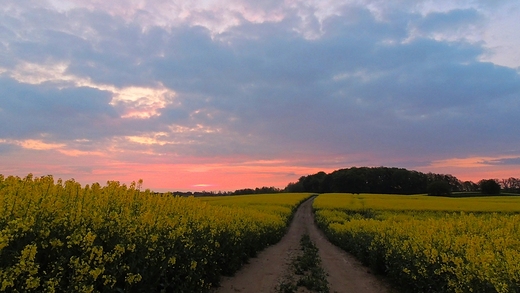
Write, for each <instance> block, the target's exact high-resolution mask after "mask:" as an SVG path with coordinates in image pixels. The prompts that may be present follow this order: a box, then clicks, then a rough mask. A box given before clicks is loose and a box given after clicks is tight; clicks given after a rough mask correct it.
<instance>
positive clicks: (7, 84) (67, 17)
mask: <svg viewBox="0 0 520 293" xmlns="http://www.w3.org/2000/svg"><path fill="white" fill-rule="evenodd" d="M519 17H520V2H518V1H517V0H509V1H508V0H497V1H488V0H482V1H478V0H471V1H470V0H467V1H465V0H460V1H452V0H440V1H422V0H395V1H382V0H320V1H318V0H281V1H271V0H266V1H252V0H227V1H222V0H205V1H191V0H154V1H152V0H125V1H123V0H111V1H104V0H69V1H64V0H24V1H20V0H3V1H2V5H1V6H0V122H1V127H0V173H1V174H4V175H18V176H25V175H27V174H28V173H29V172H31V173H33V174H34V175H36V176H42V175H47V174H52V175H53V176H54V177H55V178H63V179H69V178H74V179H75V180H76V181H79V182H80V183H83V184H86V183H92V182H100V183H102V184H103V183H105V182H106V181H107V180H118V181H121V182H123V183H129V182H131V181H133V180H139V179H143V180H144V187H146V188H150V189H153V190H157V191H163V190H235V189H238V188H246V187H260V186H276V187H285V186H286V185H287V183H289V182H294V181H297V180H298V178H299V177H300V176H303V175H308V174H312V173H315V172H318V171H325V172H330V171H333V170H336V169H339V168H347V167H352V166H387V167H402V168H407V169H412V170H418V171H422V172H435V173H445V174H452V175H454V176H456V177H458V178H459V179H462V180H473V181H478V180H480V179H484V178H486V179H487V178H508V177H520V131H519V130H518V129H519V125H520V27H519V24H518V18H519Z"/></svg>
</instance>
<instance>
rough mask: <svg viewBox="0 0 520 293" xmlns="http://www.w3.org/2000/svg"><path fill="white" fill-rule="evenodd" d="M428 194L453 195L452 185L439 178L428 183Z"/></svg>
mask: <svg viewBox="0 0 520 293" xmlns="http://www.w3.org/2000/svg"><path fill="white" fill-rule="evenodd" d="M427 189H428V195H433V196H445V195H451V185H450V184H449V183H448V182H446V181H444V180H438V181H434V182H432V183H430V184H428V188H427Z"/></svg>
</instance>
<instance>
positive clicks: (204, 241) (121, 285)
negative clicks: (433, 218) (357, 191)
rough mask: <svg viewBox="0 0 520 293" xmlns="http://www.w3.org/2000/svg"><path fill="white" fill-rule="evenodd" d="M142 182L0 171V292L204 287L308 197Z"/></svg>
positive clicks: (277, 229)
mask: <svg viewBox="0 0 520 293" xmlns="http://www.w3.org/2000/svg"><path fill="white" fill-rule="evenodd" d="M141 183H142V182H141V181H139V182H138V183H135V182H133V183H132V184H130V186H126V185H124V184H120V183H119V182H117V181H109V182H107V184H106V185H105V186H101V185H100V184H98V183H94V184H92V185H86V186H84V187H83V186H81V185H80V184H79V183H77V182H75V181H74V180H73V179H71V180H67V181H62V180H57V181H55V180H54V178H53V177H52V176H44V177H37V178H36V177H34V176H32V175H31V174H29V175H28V176H27V177H25V178H19V177H16V176H8V177H4V176H2V175H0V291H1V292H4V291H7V292H122V291H123V292H206V291H208V290H209V289H210V288H211V287H212V286H215V285H218V282H219V279H220V276H221V275H222V274H231V273H233V272H234V271H235V270H236V269H238V268H239V267H240V266H241V265H242V264H243V263H244V262H245V261H246V260H247V258H248V257H250V256H252V255H254V254H255V253H256V251H258V250H260V249H262V248H264V247H265V246H267V245H269V244H272V243H274V242H276V241H278V240H279V239H280V238H281V236H282V235H283V233H284V231H285V229H286V227H287V223H288V219H289V218H290V217H291V213H292V211H293V209H294V208H295V207H296V206H297V205H298V204H299V203H300V202H301V201H303V200H304V199H305V198H307V197H309V194H297V195H290V197H291V200H289V201H287V199H286V198H284V196H285V194H280V195H278V200H279V201H280V204H278V203H277V200H276V199H274V197H272V195H269V196H267V198H269V200H270V201H271V200H272V202H270V203H269V205H266V206H264V207H262V208H258V209H256V208H252V207H249V206H247V205H244V206H234V205H225V204H211V203H209V202H208V201H203V200H200V199H198V198H193V197H189V198H181V197H175V196H173V195H172V194H169V193H166V194H156V193H153V192H151V191H150V190H146V191H141V190H140V186H141ZM261 197H262V195H260V196H258V198H255V200H259V201H261ZM269 207H271V209H269ZM281 207H283V210H282V209H281Z"/></svg>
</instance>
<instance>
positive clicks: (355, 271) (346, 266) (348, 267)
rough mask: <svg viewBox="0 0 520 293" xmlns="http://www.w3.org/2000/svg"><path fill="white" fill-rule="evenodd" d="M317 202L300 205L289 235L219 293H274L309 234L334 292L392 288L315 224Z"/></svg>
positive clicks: (378, 292) (229, 279)
mask: <svg viewBox="0 0 520 293" xmlns="http://www.w3.org/2000/svg"><path fill="white" fill-rule="evenodd" d="M313 200H314V199H313V198H312V199H309V200H307V201H306V202H304V203H303V204H301V205H300V207H299V208H298V210H297V211H296V214H295V215H294V219H293V221H292V223H291V225H290V227H289V230H288V232H287V234H286V235H285V236H284V237H283V238H282V240H281V241H280V242H279V243H278V244H276V245H273V246H270V247H268V248H266V249H265V250H264V251H262V252H260V253H259V254H258V257H256V258H252V259H251V260H250V263H249V264H246V265H245V266H244V267H242V269H241V270H239V271H238V272H237V273H236V274H235V276H233V277H225V278H223V279H222V282H221V286H220V288H218V289H217V290H216V291H215V292H218V293H231V292H232V293H236V292H242V293H261V292H266V293H271V292H277V290H276V288H277V285H278V284H279V283H280V282H281V281H282V280H283V278H284V277H285V276H286V274H287V272H288V271H289V270H288V265H289V262H290V260H291V259H292V256H293V255H295V254H296V253H297V251H298V249H299V245H300V244H299V241H300V238H301V236H302V235H303V234H305V233H308V234H309V235H310V237H311V240H312V241H313V242H314V243H315V245H316V246H317V247H318V249H319V255H320V258H321V261H322V267H323V268H324V269H325V272H326V273H327V274H328V278H327V280H328V282H329V286H330V292H331V293H332V292H338V293H348V292H352V293H383V292H385V293H386V292H390V289H389V288H390V287H389V286H388V285H387V284H385V283H383V282H382V281H381V280H380V279H378V278H376V277H375V276H374V275H372V274H370V272H369V269H368V268H367V267H364V266H363V265H361V264H360V263H359V262H358V261H357V260H356V259H355V258H354V257H353V256H352V255H350V254H347V253H346V252H344V251H343V250H341V249H339V248H337V247H336V246H334V245H332V244H331V243H330V242H329V241H328V240H327V239H326V238H325V236H324V235H323V233H322V232H321V231H320V230H319V229H318V227H317V226H316V224H315V223H314V218H313V213H312V202H313Z"/></svg>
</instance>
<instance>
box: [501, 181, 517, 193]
mask: <svg viewBox="0 0 520 293" xmlns="http://www.w3.org/2000/svg"><path fill="white" fill-rule="evenodd" d="M499 183H500V186H501V187H502V190H503V191H506V192H516V193H520V178H514V177H510V178H508V179H502V180H500V182H499Z"/></svg>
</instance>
